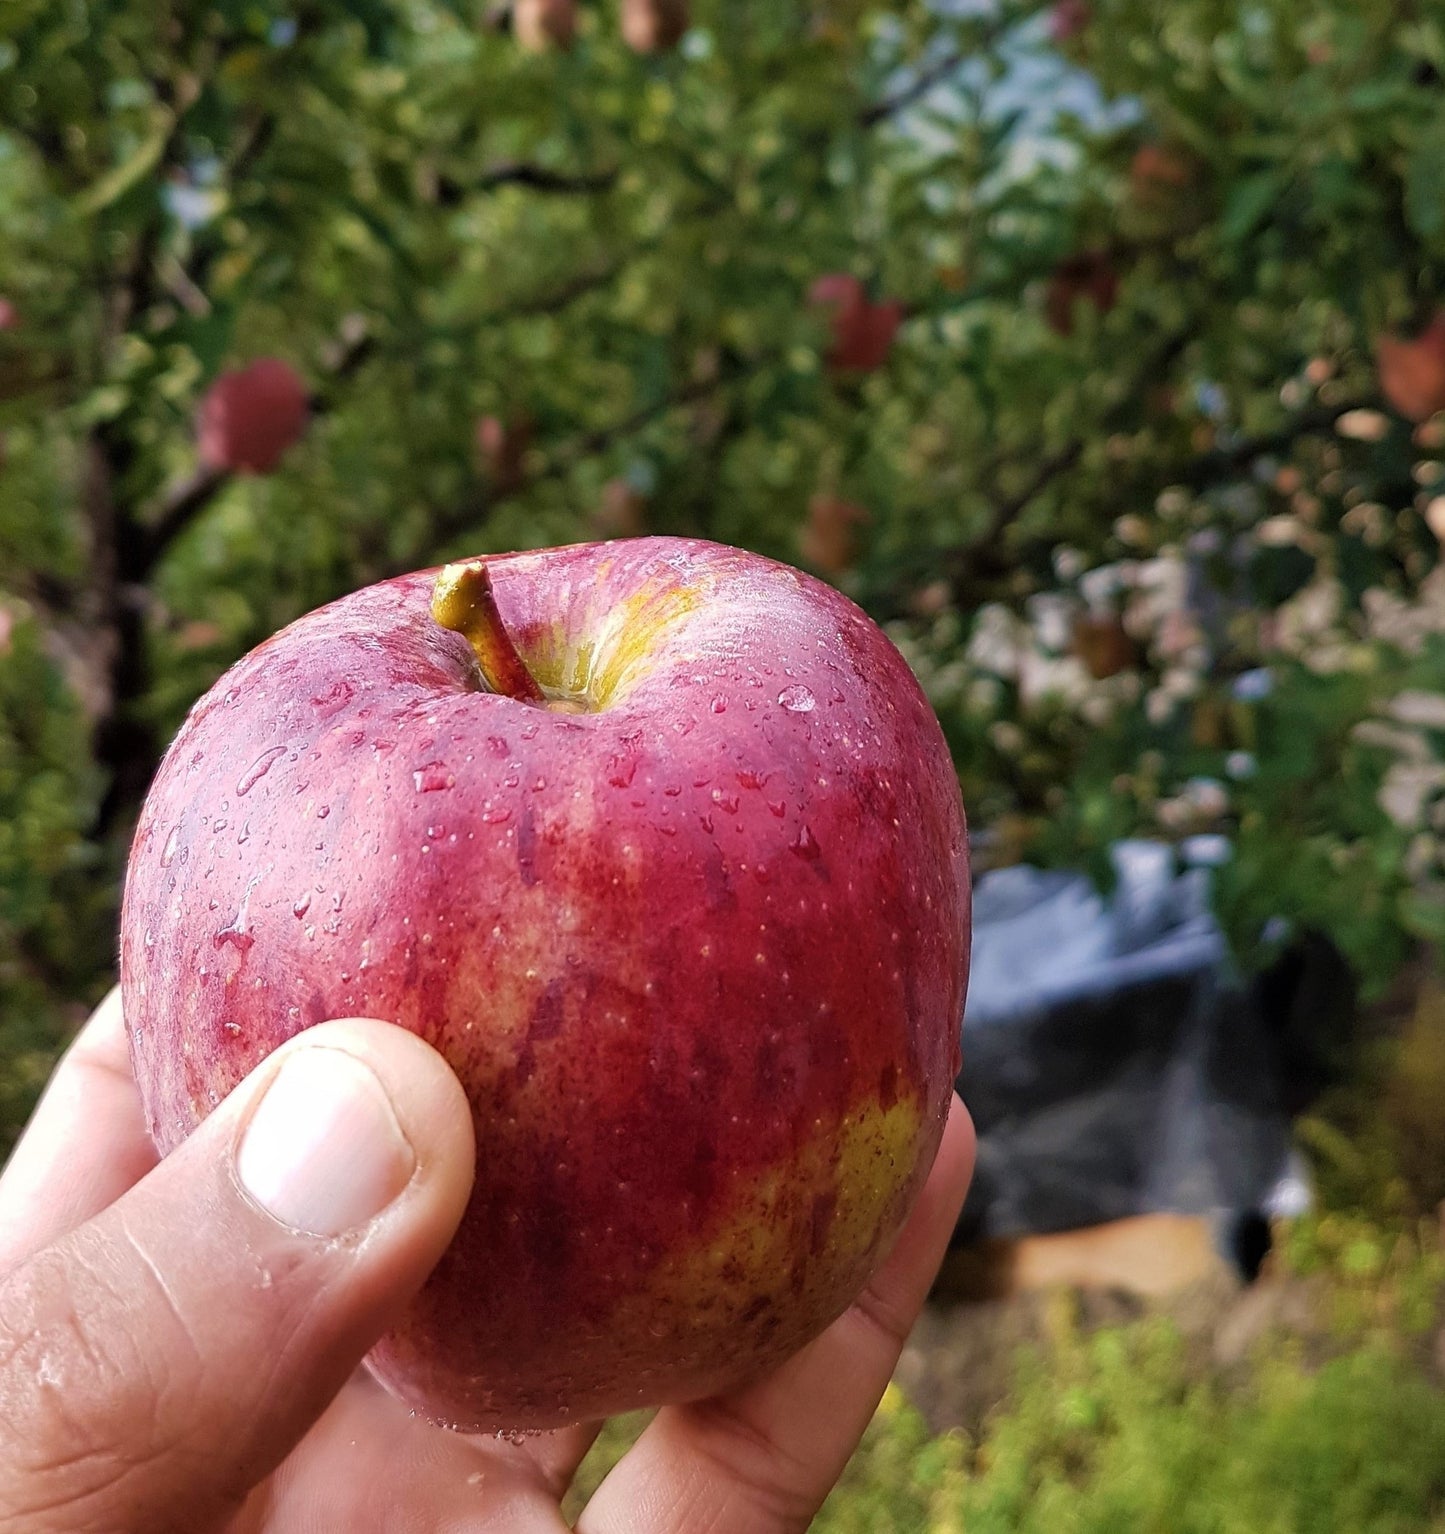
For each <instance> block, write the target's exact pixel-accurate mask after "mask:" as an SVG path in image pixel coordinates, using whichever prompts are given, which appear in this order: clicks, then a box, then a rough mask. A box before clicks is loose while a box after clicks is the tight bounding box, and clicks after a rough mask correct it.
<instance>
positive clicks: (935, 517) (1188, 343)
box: [0, 0, 1445, 1120]
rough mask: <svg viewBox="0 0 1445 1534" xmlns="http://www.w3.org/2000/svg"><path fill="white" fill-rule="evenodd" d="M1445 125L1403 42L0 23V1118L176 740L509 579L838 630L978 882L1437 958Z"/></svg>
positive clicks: (1375, 35)
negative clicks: (1109, 878)
mask: <svg viewBox="0 0 1445 1534" xmlns="http://www.w3.org/2000/svg"><path fill="white" fill-rule="evenodd" d="M1442 76H1445V18H1442V17H1441V16H1439V15H1438V14H1436V13H1435V12H1434V11H1433V10H1432V8H1430V7H1428V6H1409V7H1405V8H1404V9H1401V8H1400V7H1398V6H1394V5H1388V4H1386V3H1384V0H1317V3H1314V4H1311V5H1308V6H1306V5H1303V4H1299V3H1296V0H1255V3H1250V4H1243V3H1231V0H1179V3H1177V4H1173V5H1170V6H1169V7H1167V8H1166V9H1165V10H1164V11H1163V12H1161V11H1160V8H1159V7H1157V6H1150V5H1146V4H1145V3H1143V0H1058V3H1057V4H1053V5H1043V6H1041V5H1039V4H1038V3H1037V0H991V3H982V4H961V3H952V0H932V3H913V4H907V5H896V4H895V5H885V4H877V3H871V0H727V3H724V0H692V3H691V4H690V5H689V4H688V3H687V0H598V3H593V0H514V3H513V4H511V5H507V4H491V3H488V0H348V3H342V0H246V3H245V4H241V3H239V0H221V3H218V4H213V5H209V6H199V5H192V4H186V3H178V0H107V3H106V4H103V5H82V4H78V3H77V4H71V3H56V0H12V3H11V4H10V5H9V6H7V7H6V9H5V11H4V13H3V15H0V213H3V217H0V441H3V455H0V459H3V462H0V1054H3V1055H4V1056H6V1057H8V1059H9V1061H10V1063H11V1066H10V1070H9V1072H8V1074H7V1075H6V1077H5V1084H4V1088H3V1089H4V1091H6V1092H9V1093H10V1094H11V1097H10V1099H8V1100H7V1102H6V1103H4V1104H0V1119H4V1118H6V1117H9V1118H10V1119H12V1120H13V1118H14V1117H15V1114H16V1113H17V1112H18V1104H19V1102H20V1101H21V1099H22V1098H23V1097H24V1095H25V1094H26V1093H27V1092H28V1091H29V1090H30V1089H31V1088H32V1087H33V1085H34V1084H35V1083H36V1082H37V1081H38V1080H39V1079H40V1076H41V1075H42V1074H43V1071H44V1068H45V1062H46V1061H47V1059H48V1053H47V1051H48V1050H49V1049H50V1048H51V1047H52V1046H53V1043H54V1041H55V1039H56V1038H57V1037H59V1035H60V1032H61V1031H62V1030H63V1027H64V1025H65V1023H66V1021H67V1019H68V1017H70V1016H71V1015H73V1014H72V1012H70V1011H68V1010H67V1009H73V1008H74V1007H75V1006H76V1005H77V1003H79V1002H82V1001H84V1000H86V999H89V998H92V997H93V996H94V995H95V993H96V990H97V988H98V987H100V986H102V985H103V984H104V983H105V977H106V975H107V973H108V970H109V966H110V963H111V959H112V944H113V932H114V922H115V912H116V902H117V890H118V875H119V871H120V868H121V866H122V863H123V857H124V851H125V846H126V836H127V831H128V828H129V826H130V825H131V823H132V821H133V818H134V815H135V813H136V809H137V806H138V804H139V801H140V798H141V796H142V795H143V793H144V791H145V786H146V784H147V782H148V780H149V777H150V775H151V773H152V771H153V770H154V767H155V765H156V763H157V761H158V759H159V756H160V753H161V751H162V750H163V747H164V745H165V742H166V741H167V739H168V738H169V736H170V733H171V732H172V731H173V729H174V728H175V726H176V725H177V723H178V722H179V719H180V718H181V716H182V714H183V713H184V710H185V709H186V707H187V706H188V705H189V703H190V702H191V701H192V700H193V699H194V698H195V697H196V696H197V695H198V694H199V693H200V692H201V691H203V690H204V689H205V688H206V687H207V686H208V685H209V684H210V683H211V682H212V681H213V680H214V679H215V678H216V677H217V676H218V675H219V674H220V672H221V671H222V670H223V669H224V667H225V666H226V665H227V664H228V663H229V662H230V661H231V660H233V659H234V658H236V657H237V656H238V655H239V654H241V653H242V652H244V651H245V650H246V649H247V648H249V647H250V646H252V645H253V644H255V643H256V642H258V641H259V640H260V639H262V638H263V637H264V636H266V635H267V634H269V633H271V632H273V631H274V630H275V629H276V628H278V627H279V626H281V625H282V624H284V623H285V622H287V621H289V620H290V619H291V618H293V617H295V616H297V615H298V614H300V613H301V612H303V611H304V610H306V609H307V608H309V607H311V606H314V605H316V604H318V603H320V602H322V601H325V600H327V599H329V598H331V597H334V596H336V595H338V594H340V593H342V592H344V591H347V590H350V589H352V588H354V587H356V586H358V585H361V584H364V583H366V582H369V581H373V580H376V579H379V578H382V577H384V576H386V575H388V574H392V573H395V572H399V571H403V570H407V569H413V568H418V567H420V566H423V565H427V564H430V563H433V562H436V561H438V560H440V559H441V558H443V557H445V556H448V555H457V554H464V553H473V552H485V551H488V550H499V549H504V548H511V547H522V546H542V545H548V544H553V543H558V542H566V541H576V540H579V539H585V538H605V537H618V536H631V535H637V534H641V533H684V534H692V535H699V536H704V537H710V538H717V539H721V540H724V541H727V542H734V543H740V544H744V545H748V546H751V547H754V548H757V549H760V550H762V551H764V552H767V553H770V554H774V555H777V556H779V557H781V558H785V559H790V560H794V561H798V562H802V563H805V564H807V565H809V566H810V567H812V568H813V569H815V570H816V571H817V572H818V573H820V574H821V575H823V576H825V577H826V578H828V579H830V580H834V581H836V582H838V583H839V584H841V585H842V586H843V587H844V588H845V589H846V590H848V591H849V592H850V593H851V594H852V595H854V596H855V597H856V598H857V599H858V600H859V601H860V602H862V603H863V604H864V605H865V607H867V608H868V609H869V610H870V611H871V612H872V613H873V614H874V615H875V616H876V617H878V618H879V619H880V620H882V621H885V622H887V623H888V624H889V625H890V626H891V632H892V633H893V634H894V635H895V637H896V638H897V639H898V641H899V643H900V644H901V645H902V646H903V647H904V649H905V651H906V653H907V654H908V655H909V657H910V659H911V660H912V661H913V662H914V664H915V666H916V667H917V669H918V671H919V673H920V675H921V676H922V677H923V678H924V680H925V683H926V685H927V686H928V688H929V690H930V694H931V696H932V698H933V700H934V702H935V704H936V706H937V708H938V710H939V713H940V716H941V717H942V719H943V721H944V724H945V728H946V730H947V731H948V733H949V736H950V740H951V742H952V745H953V747H954V750H955V753H956V759H957V762H958V766H959V771H960V773H961V775H962V778H963V782H964V787H965V796H966V799H967V802H968V804H969V806H970V811H971V815H972V818H973V822H974V827H975V832H976V835H977V846H978V849H979V854H980V857H981V859H993V860H997V859H1003V858H1014V857H1022V856H1028V857H1034V858H1042V859H1045V860H1053V861H1066V862H1085V863H1089V864H1091V865H1094V866H1100V865H1101V863H1102V854H1103V853H1104V851H1105V849H1106V848H1107V846H1108V845H1109V843H1110V842H1111V841H1112V840H1114V839H1115V838H1117V837H1119V836H1122V835H1128V834H1148V835H1162V836H1165V837H1168V838H1170V839H1172V840H1176V841H1177V842H1178V843H1179V844H1180V846H1181V849H1182V855H1183V856H1185V857H1188V858H1193V859H1196V860H1203V861H1207V862H1210V863H1213V864H1215V865H1217V867H1218V874H1217V888H1218V892H1219V899H1220V906H1221V910H1222V911H1223V912H1224V914H1225V915H1226V917H1227V919H1228V922H1229V925H1230V929H1231V931H1232V932H1233V934H1234V936H1235V938H1236V940H1237V943H1238V946H1239V951H1240V953H1241V956H1242V957H1244V958H1246V959H1248V958H1249V957H1250V956H1251V955H1253V954H1256V953H1258V952H1259V951H1260V945H1261V943H1262V942H1263V941H1265V940H1266V939H1267V938H1268V935H1269V933H1270V932H1271V931H1272V930H1274V927H1275V925H1276V924H1275V923H1274V922H1273V919H1274V918H1278V917H1283V918H1286V919H1293V920H1297V921H1305V922H1311V923H1315V924H1319V925H1323V926H1324V927H1326V928H1327V929H1328V930H1330V931H1331V932H1332V933H1334V935H1335V936H1336V937H1337V938H1338V940H1339V941H1340V942H1342V943H1343V944H1344V946H1345V947H1346V948H1347V950H1348V951H1349V952H1350V953H1351V955H1352V956H1353V957H1354V958H1355V960H1356V962H1357V963H1358V964H1359V965H1360V966H1361V968H1362V969H1363V970H1364V971H1365V972H1366V973H1367V974H1368V975H1369V976H1371V977H1372V978H1373V979H1375V980H1377V981H1383V980H1385V979H1387V978H1388V976H1389V975H1390V974H1391V973H1392V971H1393V969H1394V968H1395V967H1396V966H1397V965H1398V963H1399V962H1400V960H1401V959H1402V957H1403V956H1404V954H1405V953H1406V952H1407V950H1408V949H1409V947H1410V946H1411V945H1413V944H1416V943H1419V942H1421V941H1426V942H1439V941H1440V940H1441V939H1442V938H1445V703H1442V701H1441V698H1442V692H1445V586H1442V581H1445V574H1442V573H1441V570H1440V556H1441V544H1442V540H1445V414H1442V411H1445V320H1442V319H1441V315H1442V313H1445V84H1442Z"/></svg>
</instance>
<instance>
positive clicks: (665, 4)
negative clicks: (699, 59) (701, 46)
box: [622, 0, 692, 53]
mask: <svg viewBox="0 0 1445 1534" xmlns="http://www.w3.org/2000/svg"><path fill="white" fill-rule="evenodd" d="M691 25H692V7H691V5H690V4H689V3H688V0H622V40H623V41H624V42H625V43H626V44H627V46H628V47H629V48H631V49H632V51H633V52H634V53H666V52H667V51H668V50H669V49H671V48H676V47H677V45H678V44H679V43H680V42H681V41H682V40H683V38H684V37H685V36H686V35H687V29H688V27H690V26H691Z"/></svg>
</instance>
